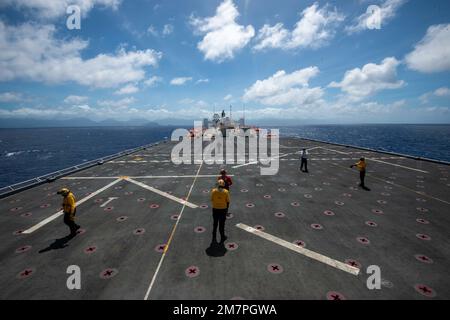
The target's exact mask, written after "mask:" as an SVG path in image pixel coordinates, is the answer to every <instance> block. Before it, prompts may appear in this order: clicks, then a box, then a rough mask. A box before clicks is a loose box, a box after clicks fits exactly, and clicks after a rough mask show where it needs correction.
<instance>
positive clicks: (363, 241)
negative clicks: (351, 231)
mask: <svg viewBox="0 0 450 320" xmlns="http://www.w3.org/2000/svg"><path fill="white" fill-rule="evenodd" d="M356 240H357V241H358V242H359V243H362V244H364V245H368V244H370V240H369V239H367V238H366V237H357V238H356Z"/></svg>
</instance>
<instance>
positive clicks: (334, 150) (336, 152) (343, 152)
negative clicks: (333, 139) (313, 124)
mask: <svg viewBox="0 0 450 320" xmlns="http://www.w3.org/2000/svg"><path fill="white" fill-rule="evenodd" d="M320 149H324V150H328V151H333V152H336V153H340V154H349V153H348V152H342V151H338V150H334V149H328V148H324V147H320Z"/></svg>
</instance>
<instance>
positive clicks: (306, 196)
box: [303, 194, 313, 199]
mask: <svg viewBox="0 0 450 320" xmlns="http://www.w3.org/2000/svg"><path fill="white" fill-rule="evenodd" d="M303 196H304V197H305V198H306V199H311V198H312V197H313V196H312V195H310V194H304V195H303Z"/></svg>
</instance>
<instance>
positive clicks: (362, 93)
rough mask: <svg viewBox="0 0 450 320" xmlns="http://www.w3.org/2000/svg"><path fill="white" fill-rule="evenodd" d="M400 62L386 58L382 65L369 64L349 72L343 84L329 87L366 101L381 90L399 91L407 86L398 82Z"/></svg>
mask: <svg viewBox="0 0 450 320" xmlns="http://www.w3.org/2000/svg"><path fill="white" fill-rule="evenodd" d="M399 64H400V62H399V61H398V60H397V59H395V58H394V57H389V58H385V59H384V60H383V61H382V62H381V64H374V63H368V64H366V65H365V66H363V67H362V68H361V69H360V68H355V69H353V70H349V71H347V72H346V73H345V75H344V78H343V79H342V81H341V82H332V83H330V85H329V87H331V88H340V89H341V90H342V91H344V92H345V93H347V94H348V95H349V96H350V97H351V98H354V99H356V100H358V99H364V98H366V97H369V96H371V95H374V94H375V93H377V92H379V91H381V90H387V89H398V88H401V87H403V86H404V85H405V82H404V81H402V80H397V66H398V65H399Z"/></svg>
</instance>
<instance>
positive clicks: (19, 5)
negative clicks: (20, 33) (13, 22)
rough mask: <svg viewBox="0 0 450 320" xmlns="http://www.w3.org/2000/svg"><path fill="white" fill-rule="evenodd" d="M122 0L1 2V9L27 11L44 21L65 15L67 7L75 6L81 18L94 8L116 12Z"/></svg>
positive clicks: (4, 0)
mask: <svg viewBox="0 0 450 320" xmlns="http://www.w3.org/2000/svg"><path fill="white" fill-rule="evenodd" d="M121 2H122V0H2V1H0V8H1V7H7V6H8V7H13V8H16V9H18V10H27V12H28V13H31V14H33V15H36V16H38V17H39V18H44V19H54V18H58V17H61V16H63V15H65V14H66V10H67V7H68V6H70V5H76V6H78V7H79V8H80V10H81V14H82V15H83V16H85V15H87V14H88V13H89V11H91V10H92V8H93V7H94V6H100V7H105V8H111V9H113V10H117V8H118V7H119V6H120V4H121Z"/></svg>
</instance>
